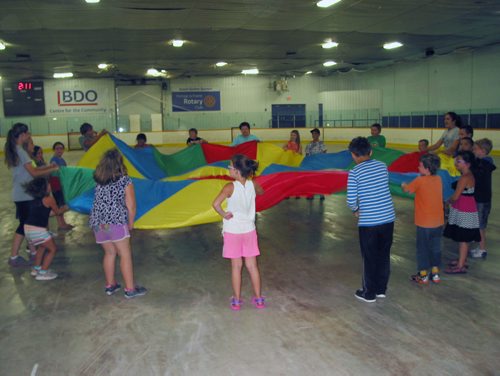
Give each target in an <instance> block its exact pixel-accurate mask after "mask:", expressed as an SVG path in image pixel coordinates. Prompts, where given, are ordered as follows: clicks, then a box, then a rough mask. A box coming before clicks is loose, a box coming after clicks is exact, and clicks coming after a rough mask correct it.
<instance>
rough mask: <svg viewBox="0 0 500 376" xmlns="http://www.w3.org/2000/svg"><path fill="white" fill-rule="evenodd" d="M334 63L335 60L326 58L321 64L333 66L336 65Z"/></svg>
mask: <svg viewBox="0 0 500 376" xmlns="http://www.w3.org/2000/svg"><path fill="white" fill-rule="evenodd" d="M336 64H337V63H336V62H335V61H333V60H328V61H325V62H324V63H323V65H324V66H325V67H333V66H334V65H336Z"/></svg>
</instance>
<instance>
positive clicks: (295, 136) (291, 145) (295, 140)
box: [283, 130, 302, 154]
mask: <svg viewBox="0 0 500 376" xmlns="http://www.w3.org/2000/svg"><path fill="white" fill-rule="evenodd" d="M283 150H285V151H286V150H291V151H293V152H295V153H299V154H302V145H300V133H299V131H296V130H293V131H291V132H290V141H288V143H286V144H285V145H283Z"/></svg>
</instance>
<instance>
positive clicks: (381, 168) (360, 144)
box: [347, 137, 396, 303]
mask: <svg viewBox="0 0 500 376" xmlns="http://www.w3.org/2000/svg"><path fill="white" fill-rule="evenodd" d="M349 151H350V152H351V156H352V159H353V160H354V162H355V163H356V166H355V167H354V168H353V169H352V170H351V171H349V176H348V178H347V205H348V206H349V208H350V209H351V210H352V211H353V213H354V215H355V216H356V217H358V227H359V243H360V247H361V256H362V257H363V279H362V283H363V286H362V288H361V289H359V290H357V291H356V293H355V294H354V296H355V297H356V298H358V299H360V300H363V301H365V302H369V303H371V302H374V301H375V300H376V298H385V292H386V289H387V283H388V281H389V275H390V253H391V245H392V235H393V231H394V220H395V217H396V216H395V213H394V205H393V203H392V197H391V193H390V191H389V173H388V171H387V166H386V165H385V164H384V163H383V162H380V161H376V160H373V159H370V156H371V154H372V148H371V145H370V143H369V142H368V139H366V138H365V137H356V138H355V139H353V140H352V141H351V143H350V144H349Z"/></svg>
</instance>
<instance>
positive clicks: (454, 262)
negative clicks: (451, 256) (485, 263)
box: [448, 260, 469, 268]
mask: <svg viewBox="0 0 500 376" xmlns="http://www.w3.org/2000/svg"><path fill="white" fill-rule="evenodd" d="M448 265H449V266H457V265H458V260H451V261H450V262H449V263H448ZM468 267H469V264H465V265H464V268H468Z"/></svg>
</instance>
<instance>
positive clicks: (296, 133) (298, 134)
mask: <svg viewBox="0 0 500 376" xmlns="http://www.w3.org/2000/svg"><path fill="white" fill-rule="evenodd" d="M290 133H294V134H295V135H296V136H297V145H298V146H300V133H299V131H298V130H296V129H294V130H293V131H291V132H290Z"/></svg>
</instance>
